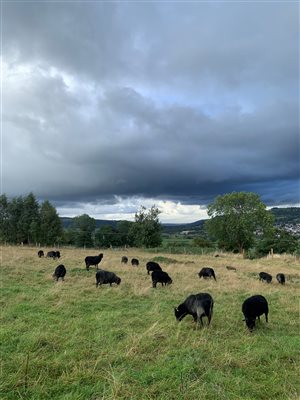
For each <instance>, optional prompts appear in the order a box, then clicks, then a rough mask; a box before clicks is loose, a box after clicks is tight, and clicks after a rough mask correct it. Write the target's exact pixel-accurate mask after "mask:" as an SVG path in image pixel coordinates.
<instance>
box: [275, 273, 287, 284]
mask: <svg viewBox="0 0 300 400" xmlns="http://www.w3.org/2000/svg"><path fill="white" fill-rule="evenodd" d="M276 279H277V281H278V282H279V283H280V284H281V285H284V284H285V275H284V274H277V275H276Z"/></svg>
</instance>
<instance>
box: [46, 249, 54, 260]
mask: <svg viewBox="0 0 300 400" xmlns="http://www.w3.org/2000/svg"><path fill="white" fill-rule="evenodd" d="M46 257H47V258H53V259H54V260H56V251H48V253H47V255H46Z"/></svg>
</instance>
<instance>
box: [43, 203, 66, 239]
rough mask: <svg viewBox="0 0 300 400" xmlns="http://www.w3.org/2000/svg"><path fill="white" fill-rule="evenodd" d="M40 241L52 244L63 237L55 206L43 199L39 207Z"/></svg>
mask: <svg viewBox="0 0 300 400" xmlns="http://www.w3.org/2000/svg"><path fill="white" fill-rule="evenodd" d="M39 238H40V243H42V244H43V245H49V246H50V245H54V244H56V243H60V242H61V241H62V238H63V228H62V223H61V221H60V218H59V216H58V214H57V211H56V209H55V207H53V205H52V204H51V203H50V202H49V201H48V200H45V201H44V202H43V203H42V205H41V208H40V235H39Z"/></svg>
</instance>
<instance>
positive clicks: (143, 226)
mask: <svg viewBox="0 0 300 400" xmlns="http://www.w3.org/2000/svg"><path fill="white" fill-rule="evenodd" d="M159 214H160V211H159V210H158V208H156V207H155V206H152V207H151V208H150V209H149V210H148V211H147V209H146V208H145V207H143V206H142V207H141V208H140V210H139V211H138V212H137V213H136V214H135V222H134V223H133V224H132V226H131V228H130V231H129V235H130V236H131V237H132V238H133V244H134V246H136V247H157V246H159V245H160V244H161V243H162V237H161V230H162V229H161V225H160V222H159V219H158V215H159Z"/></svg>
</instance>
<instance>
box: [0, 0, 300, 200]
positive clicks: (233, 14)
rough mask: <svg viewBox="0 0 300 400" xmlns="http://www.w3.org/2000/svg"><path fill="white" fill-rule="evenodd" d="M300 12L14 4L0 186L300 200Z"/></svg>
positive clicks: (7, 28)
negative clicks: (242, 192)
mask: <svg viewBox="0 0 300 400" xmlns="http://www.w3.org/2000/svg"><path fill="white" fill-rule="evenodd" d="M298 22H299V21H298V14H297V4H296V3H292V2H291V3H286V2H282V3H280V2H276V3H268V2H264V3H261V4H260V3H257V2H255V3H248V2H247V3H242V2H240V3H232V2H230V3H226V2H225V3H211V4H208V3H198V4H197V3H188V4H184V3H174V4H172V5H171V4H169V3H161V4H160V3H142V4H138V3H135V2H134V3H132V2H128V3H108V2H103V3H100V2H96V3H72V2H63V3H61V2H59V3H56V2H55V3H51V2H45V3H44V2H39V3H38V2H33V3H32V2H30V3H27V2H23V3H4V5H3V23H4V25H3V54H4V75H3V174H4V191H5V192H7V193H8V194H11V195H17V194H23V193H27V192H28V191H29V190H32V191H33V192H35V193H36V194H37V195H38V196H39V197H41V198H43V197H47V198H50V199H53V200H55V201H57V202H64V201H65V202H66V204H68V203H69V202H84V201H89V202H93V201H96V202H97V201H101V202H102V204H104V205H108V204H114V203H115V204H116V203H118V201H119V200H116V197H115V196H116V195H117V196H125V197H130V196H140V197H143V198H147V197H151V198H157V199H173V200H179V201H181V202H183V203H186V204H197V202H198V204H199V203H200V204H207V203H208V202H210V201H211V200H212V199H213V198H214V197H215V196H216V195H218V194H222V193H226V192H230V191H234V190H235V191H239V190H252V191H257V192H258V193H259V194H261V195H262V198H263V199H265V200H266V201H267V202H269V203H270V204H277V203H278V204H279V203H283V204H288V203H296V202H298V201H299V187H298V185H299V115H298V114H299V113H298V109H299V108H298V107H299V99H298V79H299V77H298V67H299V62H298V57H299V47H298V46H299V31H298V30H299V28H298ZM57 204H64V203H57Z"/></svg>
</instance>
